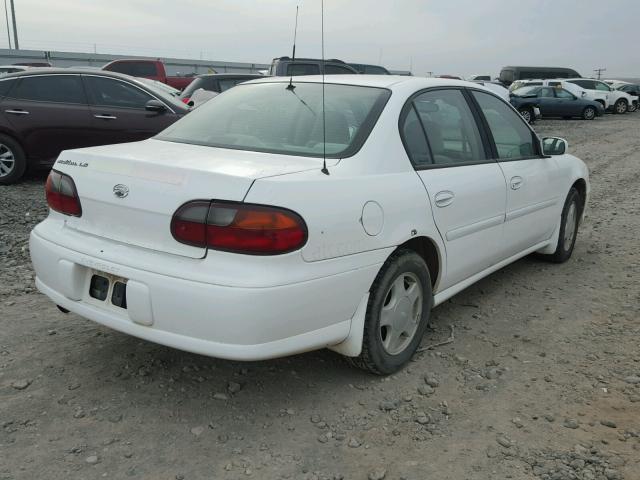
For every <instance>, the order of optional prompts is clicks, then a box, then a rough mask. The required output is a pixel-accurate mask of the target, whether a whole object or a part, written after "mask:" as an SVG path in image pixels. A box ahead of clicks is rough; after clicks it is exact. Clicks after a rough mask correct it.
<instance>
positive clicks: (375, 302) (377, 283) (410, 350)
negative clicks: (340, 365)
mask: <svg viewBox="0 0 640 480" xmlns="http://www.w3.org/2000/svg"><path fill="white" fill-rule="evenodd" d="M404 274H410V275H413V276H414V277H415V278H417V279H418V281H419V283H420V285H418V287H419V288H420V289H421V292H422V308H421V311H420V317H419V320H418V322H417V328H416V330H415V333H414V335H413V337H412V338H411V341H410V342H409V343H408V344H407V345H406V346H405V347H404V348H403V350H402V351H400V352H398V353H397V354H394V355H392V354H390V353H388V352H387V350H386V349H385V347H384V345H383V339H382V333H381V327H380V315H381V310H382V308H383V306H384V305H385V301H386V300H387V297H388V296H389V295H390V293H389V292H390V289H391V288H392V285H393V283H394V281H396V280H397V279H398V278H399V277H400V276H401V275H404ZM432 305H433V294H432V290H431V277H430V275H429V270H428V268H427V264H426V263H425V261H424V259H423V258H422V257H421V256H420V255H418V254H417V253H416V252H414V251H413V250H409V249H398V250H397V251H395V252H394V253H393V254H392V255H391V256H390V257H389V258H388V259H387V261H386V262H385V263H384V265H383V266H382V268H381V269H380V272H378V275H377V277H376V279H375V280H374V282H373V285H372V286H371V289H370V295H369V303H368V305H367V313H366V316H365V324H364V335H363V339H362V352H361V353H360V356H358V357H355V358H349V361H350V363H351V364H353V365H354V366H356V367H358V368H360V369H363V370H366V371H368V372H371V373H374V374H376V375H389V374H391V373H394V372H397V371H398V370H400V369H401V368H402V367H403V366H404V365H405V364H406V363H407V362H409V360H411V357H412V356H413V354H414V353H415V351H416V349H417V348H418V345H420V341H421V340H422V336H423V335H424V331H425V329H426V328H427V325H428V324H429V317H430V314H431V307H432ZM407 340H408V339H407Z"/></svg>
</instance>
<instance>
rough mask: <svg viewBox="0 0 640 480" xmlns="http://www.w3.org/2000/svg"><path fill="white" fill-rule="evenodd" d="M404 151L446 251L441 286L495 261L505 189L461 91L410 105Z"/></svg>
mask: <svg viewBox="0 0 640 480" xmlns="http://www.w3.org/2000/svg"><path fill="white" fill-rule="evenodd" d="M401 126H402V136H403V141H404V144H405V148H406V150H407V152H408V154H409V156H410V158H411V161H412V163H413V165H414V168H415V169H416V171H417V173H418V175H419V176H420V179H421V180H422V183H423V184H424V187H425V189H426V191H427V195H428V197H429V201H430V202H431V209H430V210H431V214H432V215H433V219H434V221H435V223H436V226H437V228H438V230H439V232H440V236H441V237H442V240H443V242H444V244H445V249H446V258H447V262H446V273H445V275H443V279H442V283H441V285H440V286H441V288H442V289H445V288H447V287H450V286H452V285H455V284H457V283H459V282H461V281H463V280H465V279H467V278H469V277H471V276H473V275H474V274H476V273H479V272H481V271H482V270H484V269H486V268H488V267H489V266H491V265H493V264H494V263H496V260H497V259H498V257H499V256H500V248H501V244H502V226H503V221H504V212H505V200H506V199H505V197H506V186H505V182H504V177H503V175H502V172H501V170H500V167H499V166H498V164H497V163H496V162H495V161H493V160H489V159H488V156H487V152H486V151H485V148H484V142H483V139H482V136H481V134H480V130H479V129H478V126H477V124H476V120H475V118H474V115H473V114H472V112H471V109H470V108H469V104H468V103H467V99H466V98H465V95H464V94H463V92H462V90H460V89H436V90H427V91H425V92H424V93H422V94H420V95H418V96H416V97H415V98H413V99H412V100H411V101H410V102H408V103H407V104H406V105H405V107H404V110H403V118H402V121H401Z"/></svg>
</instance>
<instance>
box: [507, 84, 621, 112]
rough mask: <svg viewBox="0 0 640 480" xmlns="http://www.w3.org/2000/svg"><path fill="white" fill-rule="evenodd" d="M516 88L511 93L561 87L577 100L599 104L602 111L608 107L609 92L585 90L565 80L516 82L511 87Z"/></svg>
mask: <svg viewBox="0 0 640 480" xmlns="http://www.w3.org/2000/svg"><path fill="white" fill-rule="evenodd" d="M514 85H516V86H517V88H516V89H511V87H510V89H511V90H512V91H515V90H517V89H518V88H522V87H539V86H544V87H561V88H564V89H565V90H569V91H570V92H571V93H573V94H574V95H575V96H576V97H578V98H584V99H586V100H594V101H596V102H600V103H601V104H602V106H603V107H604V109H605V110H606V109H608V108H609V105H610V103H609V102H610V98H609V91H604V90H585V89H584V88H582V87H581V86H579V85H577V84H575V83H571V82H569V81H567V80H562V79H558V78H556V79H553V80H518V81H517V82H513V83H512V84H511V86H512V87H513V86H514Z"/></svg>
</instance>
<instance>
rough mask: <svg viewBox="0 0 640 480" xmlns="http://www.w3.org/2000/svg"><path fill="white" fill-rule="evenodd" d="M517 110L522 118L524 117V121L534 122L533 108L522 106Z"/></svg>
mask: <svg viewBox="0 0 640 480" xmlns="http://www.w3.org/2000/svg"><path fill="white" fill-rule="evenodd" d="M518 112H519V113H520V115H521V116H522V118H524V120H525V122H527V123H528V124H533V122H535V120H536V119H535V115H534V113H533V110H532V109H531V108H529V107H524V108H521V109H520V110H518Z"/></svg>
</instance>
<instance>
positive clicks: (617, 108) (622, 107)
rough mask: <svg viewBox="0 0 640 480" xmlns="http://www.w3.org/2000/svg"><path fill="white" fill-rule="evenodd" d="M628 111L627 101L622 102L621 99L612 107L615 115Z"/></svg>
mask: <svg viewBox="0 0 640 480" xmlns="http://www.w3.org/2000/svg"><path fill="white" fill-rule="evenodd" d="M628 109H629V105H628V104H627V101H626V100H624V99H623V98H621V99H620V100H618V101H617V102H616V104H615V105H614V107H613V111H614V112H616V113H627V110H628Z"/></svg>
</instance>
